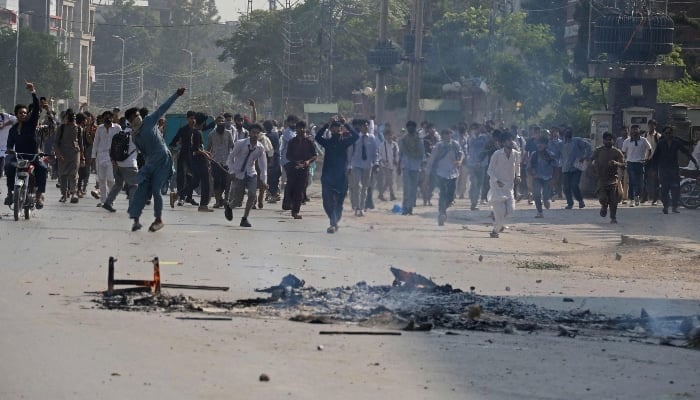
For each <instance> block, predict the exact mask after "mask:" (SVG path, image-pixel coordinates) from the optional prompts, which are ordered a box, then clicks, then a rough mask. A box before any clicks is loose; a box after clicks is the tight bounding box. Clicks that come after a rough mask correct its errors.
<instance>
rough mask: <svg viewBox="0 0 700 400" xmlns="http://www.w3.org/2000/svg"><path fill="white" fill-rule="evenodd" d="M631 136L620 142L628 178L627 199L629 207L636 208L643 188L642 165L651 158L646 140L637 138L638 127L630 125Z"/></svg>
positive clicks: (649, 146) (649, 147)
mask: <svg viewBox="0 0 700 400" xmlns="http://www.w3.org/2000/svg"><path fill="white" fill-rule="evenodd" d="M630 128H631V130H632V131H631V136H630V137H629V138H626V139H625V140H624V141H623V142H622V148H621V149H620V150H622V153H623V154H624V155H625V161H626V166H627V174H628V176H629V194H628V196H627V197H628V199H629V202H630V207H634V206H638V205H639V203H640V197H641V195H642V188H643V187H644V164H645V163H646V162H647V160H648V159H649V157H650V156H651V145H650V144H649V142H648V141H647V139H646V138H643V137H639V125H632V126H631V127H630Z"/></svg>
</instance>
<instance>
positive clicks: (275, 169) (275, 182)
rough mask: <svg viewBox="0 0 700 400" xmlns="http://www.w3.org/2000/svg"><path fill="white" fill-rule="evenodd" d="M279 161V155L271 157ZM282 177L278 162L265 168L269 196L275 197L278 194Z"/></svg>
mask: <svg viewBox="0 0 700 400" xmlns="http://www.w3.org/2000/svg"><path fill="white" fill-rule="evenodd" d="M274 158H276V159H277V160H279V155H276V156H275V157H273V159H274ZM281 177H282V168H280V164H279V162H278V161H275V162H272V163H270V165H269V166H268V167H267V186H268V191H269V192H270V195H272V196H277V195H279V194H280V178H281Z"/></svg>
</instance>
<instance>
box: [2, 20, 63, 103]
mask: <svg viewBox="0 0 700 400" xmlns="http://www.w3.org/2000/svg"><path fill="white" fill-rule="evenodd" d="M16 40H17V35H16V32H15V31H13V30H11V29H7V28H3V29H0V48H2V49H5V52H4V53H3V54H4V55H3V56H1V57H0V76H2V77H3V79H0V104H2V105H3V106H4V107H5V108H6V109H7V110H12V109H13V108H14V104H12V100H13V98H14V88H15V82H14V76H15V71H14V70H15V49H16V47H15V44H16ZM18 72H19V73H18V81H19V89H18V91H17V96H19V97H18V98H17V101H18V102H20V103H26V102H27V97H26V92H25V91H24V90H23V87H24V82H25V81H29V82H33V83H34V84H35V85H36V87H37V90H38V91H39V94H40V95H41V96H46V97H47V98H48V97H52V96H53V97H56V98H65V97H66V96H69V91H70V89H71V78H70V74H69V73H68V66H66V64H65V63H64V62H63V60H61V59H60V58H59V57H58V56H57V55H56V41H55V38H54V37H53V36H50V35H47V34H44V33H38V32H34V31H33V30H31V29H29V28H22V29H21V30H20V32H19V61H18Z"/></svg>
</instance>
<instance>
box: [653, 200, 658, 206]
mask: <svg viewBox="0 0 700 400" xmlns="http://www.w3.org/2000/svg"><path fill="white" fill-rule="evenodd" d="M658 202H659V201H658V200H654V201H652V202H651V205H652V206H655V205H656V204H657V203H658Z"/></svg>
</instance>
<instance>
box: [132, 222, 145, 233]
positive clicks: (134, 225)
mask: <svg viewBox="0 0 700 400" xmlns="http://www.w3.org/2000/svg"><path fill="white" fill-rule="evenodd" d="M141 228H143V225H141V224H140V223H138V222H134V224H133V225H131V231H132V232H136V231H138V230H141Z"/></svg>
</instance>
